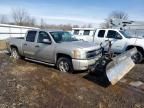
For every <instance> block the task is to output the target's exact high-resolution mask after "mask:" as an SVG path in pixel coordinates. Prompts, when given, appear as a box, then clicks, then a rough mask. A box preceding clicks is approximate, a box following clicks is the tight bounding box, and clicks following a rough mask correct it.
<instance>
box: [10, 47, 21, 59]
mask: <svg viewBox="0 0 144 108" xmlns="http://www.w3.org/2000/svg"><path fill="white" fill-rule="evenodd" d="M11 57H12V58H14V59H16V60H17V59H19V58H20V55H19V53H18V50H17V48H12V49H11Z"/></svg>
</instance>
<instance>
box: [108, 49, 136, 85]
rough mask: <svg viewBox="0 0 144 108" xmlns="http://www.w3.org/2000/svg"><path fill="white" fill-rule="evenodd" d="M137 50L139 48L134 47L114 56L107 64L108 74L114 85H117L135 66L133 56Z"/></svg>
mask: <svg viewBox="0 0 144 108" xmlns="http://www.w3.org/2000/svg"><path fill="white" fill-rule="evenodd" d="M136 52H137V49H136V48H133V49H131V50H128V51H126V52H125V53H122V54H120V55H118V56H116V57H114V58H113V59H112V61H111V62H110V63H108V65H107V66H106V76H107V78H108V80H109V82H110V83H111V84H112V85H115V84H116V83H117V82H118V81H119V80H120V79H121V78H123V77H124V76H125V75H126V74H127V73H128V72H129V71H130V70H131V69H132V68H133V67H134V66H135V63H134V62H133V60H132V59H131V56H132V55H134V54H135V53H136Z"/></svg>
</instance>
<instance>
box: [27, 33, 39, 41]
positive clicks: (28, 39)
mask: <svg viewBox="0 0 144 108" xmlns="http://www.w3.org/2000/svg"><path fill="white" fill-rule="evenodd" d="M36 33H37V32H36V31H29V32H28V34H27V36H26V41H28V42H34V41H35V37H36Z"/></svg>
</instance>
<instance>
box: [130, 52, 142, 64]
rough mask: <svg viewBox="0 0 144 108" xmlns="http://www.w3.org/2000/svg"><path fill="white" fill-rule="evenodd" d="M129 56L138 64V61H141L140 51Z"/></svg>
mask: <svg viewBox="0 0 144 108" xmlns="http://www.w3.org/2000/svg"><path fill="white" fill-rule="evenodd" d="M131 58H132V60H133V61H134V63H136V64H138V63H141V62H142V60H143V55H142V53H141V52H140V51H137V53H136V54H135V55H133V56H132V57H131Z"/></svg>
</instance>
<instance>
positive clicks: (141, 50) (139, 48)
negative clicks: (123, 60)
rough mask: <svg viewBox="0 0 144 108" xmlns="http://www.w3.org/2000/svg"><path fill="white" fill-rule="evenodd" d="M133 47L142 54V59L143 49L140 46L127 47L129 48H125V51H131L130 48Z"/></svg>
mask: <svg viewBox="0 0 144 108" xmlns="http://www.w3.org/2000/svg"><path fill="white" fill-rule="evenodd" d="M134 47H136V49H137V50H138V51H140V52H141V53H142V55H143V57H144V49H143V48H142V47H140V46H135V45H129V46H127V48H126V51H127V50H130V49H132V48H134Z"/></svg>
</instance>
